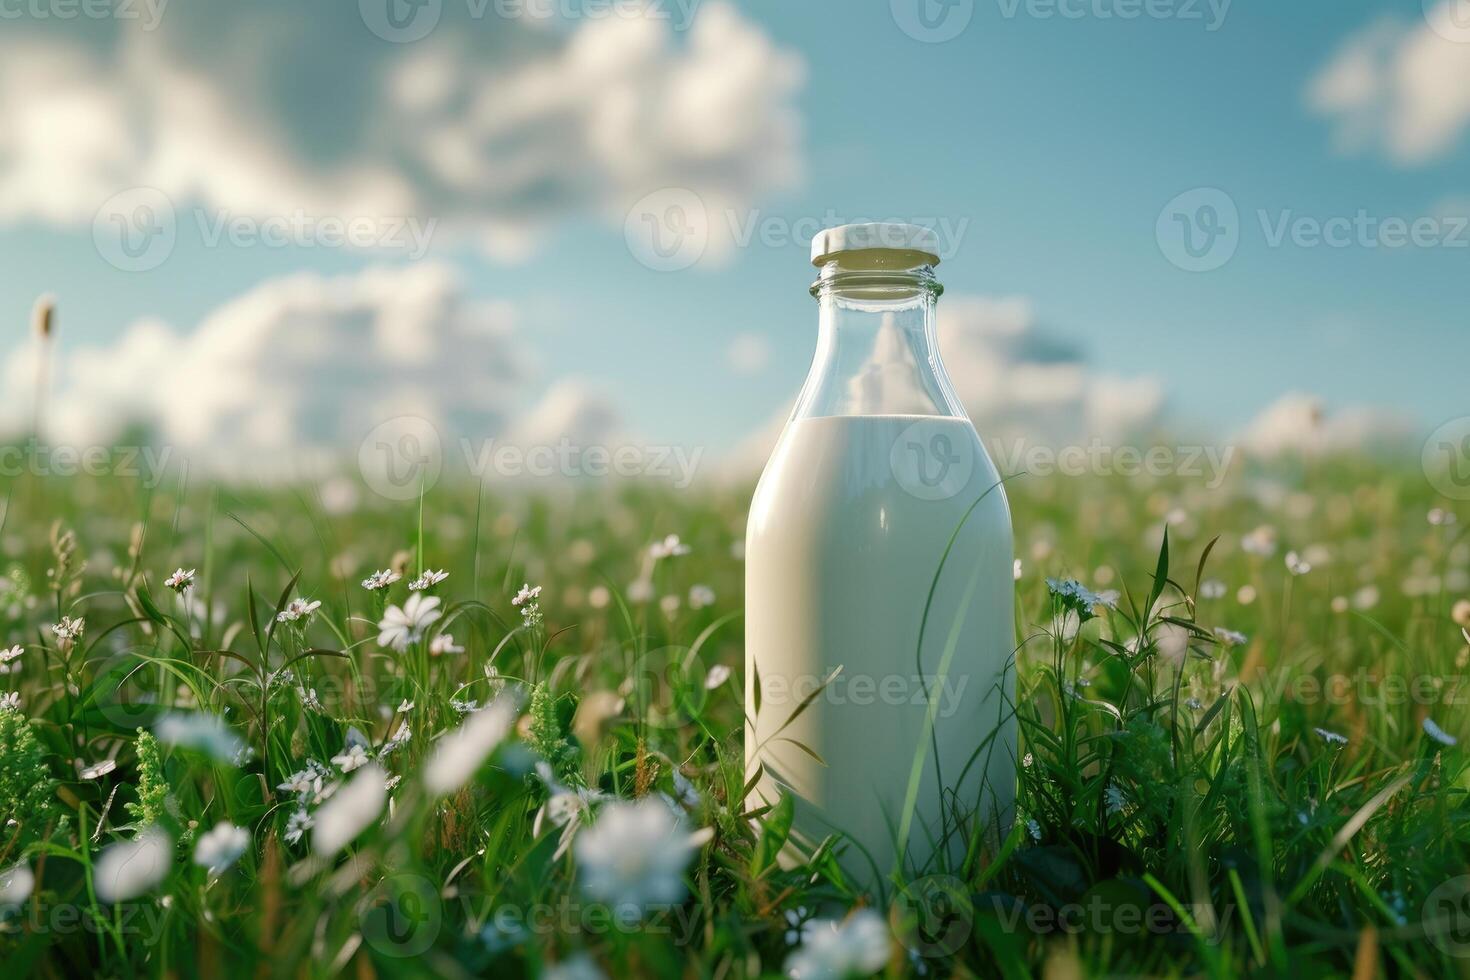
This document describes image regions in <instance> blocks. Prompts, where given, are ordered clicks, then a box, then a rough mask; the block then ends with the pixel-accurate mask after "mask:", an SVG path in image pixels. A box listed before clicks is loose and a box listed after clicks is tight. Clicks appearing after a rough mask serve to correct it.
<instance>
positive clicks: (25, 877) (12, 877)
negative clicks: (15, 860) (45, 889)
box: [0, 864, 36, 909]
mask: <svg viewBox="0 0 1470 980" xmlns="http://www.w3.org/2000/svg"><path fill="white" fill-rule="evenodd" d="M35 888H36V875H35V872H33V871H32V870H31V866H30V865H29V864H14V865H11V866H10V867H8V868H6V869H5V870H4V871H0V909H7V908H15V907H16V906H19V905H21V904H23V903H24V902H25V900H26V899H28V898H30V897H31V892H32V891H34V890H35Z"/></svg>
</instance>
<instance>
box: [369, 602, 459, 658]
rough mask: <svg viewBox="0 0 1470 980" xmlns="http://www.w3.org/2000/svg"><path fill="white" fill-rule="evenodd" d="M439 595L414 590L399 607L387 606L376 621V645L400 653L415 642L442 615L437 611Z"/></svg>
mask: <svg viewBox="0 0 1470 980" xmlns="http://www.w3.org/2000/svg"><path fill="white" fill-rule="evenodd" d="M438 606H439V597H438V596H426V595H424V594H423V593H421V592H415V593H414V594H413V595H411V596H409V597H408V599H407V601H405V602H404V603H403V606H402V607H401V608H400V607H398V606H389V607H388V608H387V610H385V611H384V613H383V619H382V621H381V622H379V623H378V646H382V647H388V648H390V649H393V650H397V651H398V652H399V653H402V652H403V651H404V650H407V649H408V646H409V644H411V643H417V642H418V641H419V640H420V639H421V638H422V637H423V635H424V630H426V629H427V628H428V627H429V625H430V624H431V623H433V622H434V621H435V620H437V619H438V618H439V617H440V616H442V615H444V614H443V613H441V612H440V611H439V608H438Z"/></svg>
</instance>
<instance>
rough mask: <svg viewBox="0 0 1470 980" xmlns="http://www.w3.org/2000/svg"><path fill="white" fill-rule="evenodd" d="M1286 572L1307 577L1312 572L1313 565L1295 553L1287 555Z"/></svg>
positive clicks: (1290, 552)
mask: <svg viewBox="0 0 1470 980" xmlns="http://www.w3.org/2000/svg"><path fill="white" fill-rule="evenodd" d="M1286 570H1287V571H1288V572H1290V573H1291V574H1293V575H1305V574H1307V573H1308V572H1310V571H1311V570H1312V563H1311V562H1309V561H1307V560H1306V559H1305V558H1303V557H1302V556H1301V555H1299V554H1297V553H1296V552H1295V551H1288V552H1287V553H1286Z"/></svg>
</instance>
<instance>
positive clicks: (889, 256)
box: [745, 224, 1016, 886]
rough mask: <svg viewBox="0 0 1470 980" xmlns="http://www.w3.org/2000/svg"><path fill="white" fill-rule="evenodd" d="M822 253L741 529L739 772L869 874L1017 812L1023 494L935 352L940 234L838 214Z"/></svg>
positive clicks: (914, 860)
mask: <svg viewBox="0 0 1470 980" xmlns="http://www.w3.org/2000/svg"><path fill="white" fill-rule="evenodd" d="M812 262H813V264H814V265H816V266H817V268H818V269H819V270H820V272H819V275H818V279H817V282H816V284H815V285H814V286H813V287H812V294H813V295H814V296H815V297H816V299H817V303H818V309H819V327H818V337H817V349H816V355H815V357H814V359H813V362H812V367H811V372H810V374H809V375H808V377H807V380H806V384H805V386H804V387H803V388H802V391H801V394H800V396H799V398H798V400H797V404H796V408H795V411H794V412H793V413H792V416H791V419H790V421H789V422H788V423H787V425H786V428H785V431H784V432H783V433H782V435H781V438H780V441H779V442H778V444H777V446H776V449H775V451H774V452H773V454H772V456H771V459H770V462H769V463H767V465H766V469H765V472H764V474H763V475H762V476H761V480H760V484H759V485H758V487H757V488H756V492H755V498H754V500H753V501H752V502H751V507H750V518H749V524H748V527H747V531H746V546H745V566H746V567H745V590H746V598H745V602H746V664H745V666H746V675H745V685H746V710H747V723H746V729H745V759H746V776H747V779H749V778H750V777H751V776H752V775H754V774H755V773H756V772H757V766H759V767H760V772H761V778H760V780H759V782H758V783H757V787H756V791H755V794H754V796H755V799H753V800H752V801H750V802H751V805H753V806H760V805H764V804H775V803H776V802H777V801H778V800H779V798H780V796H781V795H782V794H789V795H791V796H792V797H793V798H794V802H795V814H796V815H795V821H794V824H793V834H792V841H793V845H792V847H793V848H794V851H795V853H802V852H806V853H809V852H810V851H811V850H812V849H813V848H815V847H816V846H817V845H819V844H820V843H821V842H822V841H823V840H824V839H825V838H827V837H829V836H831V835H834V834H841V835H843V840H842V841H841V845H842V847H843V851H842V857H841V863H842V866H843V868H844V869H845V870H846V871H847V873H848V874H850V875H852V876H853V877H854V878H855V879H856V880H858V881H859V882H862V883H865V884H867V885H869V886H871V885H873V884H875V883H877V882H879V881H882V880H883V879H886V878H887V877H888V876H889V875H890V874H891V873H893V872H894V871H896V870H897V871H900V872H902V873H905V874H925V873H933V872H937V871H945V870H951V869H953V868H955V867H957V866H958V864H959V862H960V861H962V860H963V858H964V855H965V853H966V849H967V848H968V847H969V846H970V844H971V841H972V840H974V839H975V838H976V837H981V838H982V840H990V839H993V835H994V834H995V833H996V831H997V829H1005V828H1006V827H1008V825H1009V822H1010V811H1011V807H1012V803H1013V801H1014V797H1015V772H1016V768H1015V767H1016V759H1015V721H1014V714H1013V711H1012V708H1011V703H1012V700H1013V673H1012V669H1011V668H1012V652H1013V650H1014V648H1015V645H1016V640H1015V634H1014V627H1013V611H1014V588H1015V585H1014V576H1013V554H1012V542H1011V522H1010V510H1009V507H1008V506H1007V503H1006V495H1005V491H1004V489H1003V488H1002V487H1001V486H1000V485H999V476H998V475H997V472H996V469H995V466H994V465H993V464H992V462H991V460H990V457H989V456H988V455H987V453H986V452H985V449H984V447H983V446H982V445H981V443H980V439H979V437H978V436H977V435H976V433H975V429H974V427H973V426H972V425H971V424H970V421H969V419H968V418H967V417H966V415H965V412H964V409H963V408H962V407H961V406H960V402H959V400H958V398H957V397H956V396H955V393H954V391H953V389H952V387H951V385H950V381H949V378H948V377H947V376H946V375H945V372H944V368H943V366H942V365H941V364H940V360H939V351H938V349H937V345H936V342H935V319H934V318H935V303H936V300H937V298H938V296H939V294H940V292H941V287H940V285H939V283H938V282H937V281H936V279H935V277H934V269H933V267H934V266H935V265H937V264H938V262H939V257H938V249H937V240H936V238H935V236H934V235H933V234H932V233H931V232H930V231H928V230H927V229H924V228H919V227H915V226H909V225H892V224H867V225H847V226H844V227H841V228H832V229H828V230H826V231H824V232H822V233H821V234H819V235H818V236H817V237H816V239H815V240H814V241H813V242H812ZM757 678H758V679H759V685H760V688H761V690H760V692H759V694H757V693H756V690H755V687H756V685H757ZM824 682H825V684H824ZM803 704H805V705H806V706H805V707H802V705H803ZM757 705H759V708H758V710H757ZM751 715H753V716H754V717H753V719H752V718H751ZM900 841H902V842H903V843H902V844H900ZM791 854H792V851H788V853H787V856H788V858H789V857H790V856H791Z"/></svg>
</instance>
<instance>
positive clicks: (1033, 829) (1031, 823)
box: [1026, 818, 1041, 843]
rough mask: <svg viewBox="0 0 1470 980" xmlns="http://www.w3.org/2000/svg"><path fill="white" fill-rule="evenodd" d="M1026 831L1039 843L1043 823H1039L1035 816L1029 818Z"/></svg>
mask: <svg viewBox="0 0 1470 980" xmlns="http://www.w3.org/2000/svg"><path fill="white" fill-rule="evenodd" d="M1026 833H1028V834H1030V835H1031V839H1032V840H1034V841H1037V842H1038V843H1039V842H1040V841H1041V824H1039V823H1037V822H1036V820H1035V818H1032V819H1030V820H1027V821H1026Z"/></svg>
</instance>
